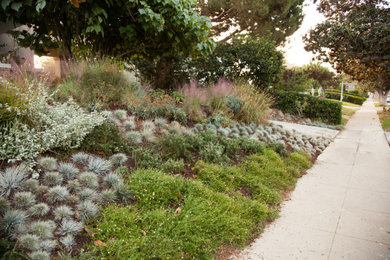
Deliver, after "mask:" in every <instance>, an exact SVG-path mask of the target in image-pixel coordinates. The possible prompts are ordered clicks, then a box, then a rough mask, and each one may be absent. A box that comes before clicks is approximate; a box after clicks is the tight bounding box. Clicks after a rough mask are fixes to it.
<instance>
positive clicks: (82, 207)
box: [77, 200, 99, 222]
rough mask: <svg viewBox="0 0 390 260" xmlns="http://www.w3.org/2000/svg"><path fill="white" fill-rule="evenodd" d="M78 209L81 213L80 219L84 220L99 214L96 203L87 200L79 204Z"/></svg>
mask: <svg viewBox="0 0 390 260" xmlns="http://www.w3.org/2000/svg"><path fill="white" fill-rule="evenodd" d="M77 211H78V213H79V217H80V220H81V221H82V222H84V221H86V220H88V219H91V218H93V217H95V216H96V215H97V214H98V212H99V209H98V207H97V205H96V204H95V203H93V202H92V201H89V200H86V201H83V202H81V203H80V204H79V205H78V206H77Z"/></svg>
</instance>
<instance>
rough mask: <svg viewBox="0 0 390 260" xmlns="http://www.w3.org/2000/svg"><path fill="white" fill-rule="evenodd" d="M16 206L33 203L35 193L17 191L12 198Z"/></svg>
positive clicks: (21, 206) (29, 205)
mask: <svg viewBox="0 0 390 260" xmlns="http://www.w3.org/2000/svg"><path fill="white" fill-rule="evenodd" d="M13 201H14V204H15V206H16V207H20V208H27V207H31V206H32V205H34V204H35V201H36V198H35V195H34V194H32V193H31V192H29V191H21V192H17V193H15V195H14V198H13Z"/></svg>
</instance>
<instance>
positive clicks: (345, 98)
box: [325, 91, 366, 105]
mask: <svg viewBox="0 0 390 260" xmlns="http://www.w3.org/2000/svg"><path fill="white" fill-rule="evenodd" d="M340 96H341V93H337V92H329V91H326V93H325V97H326V98H329V99H335V100H340ZM343 101H346V102H349V103H353V104H356V105H362V104H363V103H364V101H366V99H365V98H364V97H360V96H355V95H349V94H345V93H344V94H343Z"/></svg>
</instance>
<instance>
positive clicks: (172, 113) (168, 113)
mask: <svg viewBox="0 0 390 260" xmlns="http://www.w3.org/2000/svg"><path fill="white" fill-rule="evenodd" d="M129 109H130V111H131V112H132V113H134V114H135V116H136V117H137V118H139V119H143V120H145V119H153V118H156V117H164V118H167V119H169V120H172V121H178V122H180V123H182V124H186V123H187V115H186V113H185V112H184V111H183V109H181V108H177V107H176V106H175V105H159V106H152V105H148V104H144V105H142V106H130V107H129Z"/></svg>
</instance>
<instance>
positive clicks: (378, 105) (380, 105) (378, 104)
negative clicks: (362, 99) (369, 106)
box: [375, 103, 390, 107]
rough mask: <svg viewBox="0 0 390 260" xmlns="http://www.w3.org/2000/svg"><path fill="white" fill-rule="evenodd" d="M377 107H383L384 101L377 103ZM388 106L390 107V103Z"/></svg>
mask: <svg viewBox="0 0 390 260" xmlns="http://www.w3.org/2000/svg"><path fill="white" fill-rule="evenodd" d="M375 106H376V107H383V105H382V103H375ZM386 107H390V105H386Z"/></svg>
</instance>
